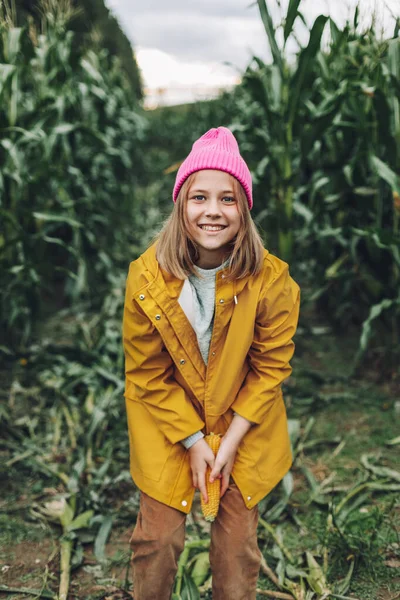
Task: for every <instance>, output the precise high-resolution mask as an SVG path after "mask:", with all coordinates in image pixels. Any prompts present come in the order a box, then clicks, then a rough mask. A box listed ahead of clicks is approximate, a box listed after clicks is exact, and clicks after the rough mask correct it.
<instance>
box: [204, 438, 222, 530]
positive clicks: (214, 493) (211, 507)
mask: <svg viewBox="0 0 400 600" xmlns="http://www.w3.org/2000/svg"><path fill="white" fill-rule="evenodd" d="M204 439H205V441H206V442H207V444H208V445H209V446H210V448H211V450H212V451H213V452H214V456H216V455H217V452H218V449H219V446H220V443H221V436H220V435H217V434H215V433H212V432H211V433H209V434H208V435H206V436H205V438H204ZM210 473H211V469H210V467H207V472H206V487H207V495H208V503H207V504H205V502H204V500H203V496H201V510H202V512H203V516H204V518H205V520H206V521H214V520H215V517H216V516H217V513H218V508H219V497H220V492H221V480H220V479H216V480H215V481H214V482H213V483H210Z"/></svg>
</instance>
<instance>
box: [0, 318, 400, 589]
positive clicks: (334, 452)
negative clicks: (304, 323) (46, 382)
mask: <svg viewBox="0 0 400 600" xmlns="http://www.w3.org/2000/svg"><path fill="white" fill-rule="evenodd" d="M69 327H70V325H69ZM316 331H318V328H317V329H316ZM320 331H321V330H319V333H318V335H317V334H316V333H315V334H312V332H311V333H310V332H309V331H307V332H301V330H300V333H299V336H298V339H297V350H296V358H295V360H294V361H293V367H294V372H293V375H292V377H291V379H290V380H289V381H288V383H287V385H286V386H285V400H286V403H287V407H288V416H289V418H290V419H291V420H294V421H296V420H297V421H299V424H300V429H299V431H298V437H297V439H296V440H295V442H294V449H295V454H296V459H295V462H294V465H293V467H292V469H291V474H292V475H293V489H292V490H291V491H290V493H289V495H288V496H287V497H286V500H285V506H284V508H283V510H282V511H281V512H280V514H277V515H275V517H273V518H271V520H270V521H269V523H270V525H271V526H272V527H273V529H274V531H275V534H276V535H277V536H278V537H280V539H281V542H282V543H283V545H284V546H285V548H286V549H287V550H288V551H289V554H290V555H291V556H292V557H293V562H292V564H289V562H288V561H287V560H286V559H285V557H284V556H283V555H282V552H281V550H280V549H279V547H278V546H277V544H276V542H275V541H274V539H273V538H272V537H271V535H270V534H268V533H267V531H266V530H265V529H264V528H263V527H262V526H260V528H259V545H260V548H261V549H262V552H263V555H264V556H265V558H266V560H267V563H268V565H269V567H270V568H271V569H272V570H273V571H274V572H275V573H276V574H277V575H278V577H279V574H281V577H282V578H284V577H286V578H289V579H291V580H292V581H294V582H296V581H297V582H299V581H300V579H299V575H298V574H296V573H297V572H296V569H297V571H298V570H300V571H301V570H303V571H304V572H306V573H309V569H308V566H307V561H306V558H307V552H308V553H311V554H312V556H313V557H314V558H315V560H316V561H317V563H318V565H320V566H322V565H324V564H325V567H326V568H325V571H324V576H326V580H327V582H328V583H329V586H332V585H335V584H337V582H339V581H340V580H342V579H343V578H344V577H345V576H346V573H348V570H349V566H350V564H351V563H352V561H354V571H353V573H352V576H351V580H350V583H349V586H348V589H347V591H346V594H345V595H347V596H349V597H354V598H358V599H359V600H393V599H394V598H396V595H397V594H398V593H400V578H399V576H398V569H397V568H396V567H398V566H400V559H399V554H400V551H399V531H400V511H399V501H398V491H388V490H385V491H382V490H378V489H365V490H364V491H363V492H360V493H358V494H356V495H355V496H354V498H352V499H351V500H349V502H347V503H346V504H345V505H344V508H343V509H342V510H341V511H340V512H339V513H338V515H337V516H336V517H334V515H335V513H334V511H335V509H336V508H337V507H338V505H339V502H340V501H341V500H342V499H343V498H344V496H345V495H346V493H347V492H346V490H349V489H350V488H351V486H353V485H354V483H355V482H356V481H357V480H360V481H361V480H363V479H364V480H365V481H366V482H369V483H374V484H377V485H380V484H381V483H382V482H384V481H385V477H383V476H382V475H381V474H379V473H374V472H372V471H371V470H368V469H367V468H366V467H365V464H364V465H363V464H362V457H363V456H364V455H367V456H368V460H369V462H370V464H371V465H372V467H373V468H376V467H378V469H379V468H382V467H386V468H391V469H396V467H397V463H398V446H388V445H387V441H388V440H389V439H391V438H394V437H395V436H396V435H398V428H397V423H396V418H395V410H396V406H395V401H394V399H395V398H396V397H397V396H396V388H395V387H394V386H395V383H394V382H391V383H390V385H388V384H387V382H386V381H380V380H379V372H378V371H374V370H373V369H372V370H369V371H366V372H364V373H362V374H358V377H357V378H354V377H353V378H351V377H350V367H349V365H350V364H351V358H352V356H354V348H355V347H356V346H357V341H358V340H357V339H356V338H355V337H346V338H344V337H343V336H334V335H333V334H332V333H331V332H330V331H328V330H326V332H325V333H324V334H321V333H320ZM46 367H47V365H46ZM34 368H35V369H36V368H37V364H35V363H33V366H32V369H34ZM23 372H24V373H25V375H26V376H27V379H28V380H30V375H29V365H28V370H26V367H25V369H24V371H23ZM20 373H21V366H20V365H19V364H18V365H17V367H16V370H15V371H14V372H13V373H12V375H13V377H14V378H19V377H20ZM16 374H18V377H17V376H16ZM4 376H6V375H4ZM73 376H75V375H74V372H73ZM30 385H32V383H31V382H30ZM37 393H38V391H37V389H35V394H37ZM23 398H24V402H29V396H26V395H25V396H24V397H23ZM74 403H75V404H76V400H75V399H74ZM8 410H9V411H10V413H11V414H10V415H9V417H11V418H10V419H9V421H8V423H9V427H10V423H14V422H16V421H17V419H14V420H13V411H14V412H15V414H18V418H19V419H23V418H24V414H23V412H24V411H22V413H21V410H20V405H19V404H18V402H17V401H15V400H14V401H13V403H11V404H10V403H9V404H8ZM112 410H113V418H114V419H116V420H118V411H117V412H115V411H116V409H115V408H114V407H113V409H112ZM120 411H121V415H120V416H121V417H122V418H123V416H124V415H123V405H122V404H121V409H120ZM36 413H37V408H35V410H33V412H32V414H36ZM109 427H110V428H111V429H110V432H109V433H106V434H103V433H102V430H101V429H99V435H100V434H101V436H102V437H100V438H99V439H100V440H102V441H101V444H100V446H99V452H100V454H99V453H97V455H94V454H93V456H92V459H93V460H94V461H96V456H98V457H100V459H101V460H100V459H99V462H93V460H92V467H91V469H92V470H93V468H96V469H101V468H103V469H105V468H106V461H105V457H102V454H101V448H102V447H105V446H106V445H109V444H111V446H110V448H111V449H113V451H112V452H111V456H112V461H111V463H110V464H111V467H110V468H109V469H108V470H105V471H104V475H103V476H102V477H100V478H99V479H100V481H101V484H99V483H96V476H94V475H93V473H94V472H93V471H92V475H91V477H89V478H88V477H87V476H85V475H84V474H83V476H84V477H85V478H84V479H83V480H82V483H79V486H80V487H79V490H80V489H82V492H81V495H79V494H78V496H77V498H78V505H77V508H76V511H77V512H76V515H79V514H81V513H82V512H84V511H85V510H88V508H90V507H92V508H94V512H95V521H96V519H97V522H98V523H99V524H100V523H101V519H102V518H103V516H104V510H106V511H107V512H106V514H112V515H113V524H112V529H111V533H110V535H109V537H108V538H107V543H106V545H105V550H104V559H103V560H101V561H99V559H98V557H97V556H96V555H95V553H94V542H95V539H96V535H97V534H98V530H99V525H95V524H94V525H92V526H90V527H89V528H88V527H83V528H82V529H81V530H76V531H75V532H74V533H75V534H76V536H77V537H76V542H75V554H74V557H75V558H74V560H75V561H76V563H77V565H76V567H75V568H73V569H72V572H71V586H70V597H71V598H72V597H74V598H85V599H87V600H95V599H99V598H104V597H105V596H106V595H108V596H111V597H113V598H121V599H124V598H129V597H130V596H129V589H130V582H131V572H130V566H129V559H130V549H129V538H130V535H131V533H132V529H133V526H134V523H135V519H136V515H137V511H138V491H137V490H136V489H135V487H134V485H133V483H132V482H131V481H130V479H129V477H128V478H127V476H126V475H127V473H126V470H127V466H128V465H127V463H126V461H127V454H126V452H125V451H124V450H123V444H122V443H121V440H120V439H118V441H113V438H112V436H113V435H114V434H113V425H110V426H109ZM39 429H40V428H39ZM10 431H11V433H12V432H13V431H14V430H13V428H12V426H11V429H10ZM38 431H39V430H38V429H34V428H33V429H31V430H30V434H29V435H30V439H29V443H32V444H34V445H35V444H36V446H37V447H38V448H39V449H40V448H41V445H40V444H41V443H43V444H44V446H43V448H46V443H47V442H45V440H40V439H39V438H38V437H36V436H37V435H38ZM15 432H16V433H15V435H16V436H17V437H15V435H14V437H13V435H11V437H7V439H8V440H9V441H10V440H11V441H13V443H14V447H15V446H17V447H18V444H15V439H18V435H17V433H18V432H19V430H18V429H16V430H15ZM104 435H106V437H103V436H104ZM120 436H121V432H120V430H119V429H118V437H119V438H120ZM52 439H53V438H52V436H50V437H49V440H50V441H51V440H52ZM60 448H61V449H62V452H61V454H60V452H58V453H56V455H55V456H53V457H52V455H51V454H49V456H48V459H49V460H50V462H51V461H52V460H53V461H56V463H55V464H57V461H61V463H59V464H61V466H62V467H63V468H65V465H68V454H65V452H66V450H65V449H67V448H68V443H64V442H63V443H62V444H61V446H60ZM23 451H24V449H23V448H22V447H21V449H18V453H19V458H20V460H18V461H15V462H14V460H15V454H13V452H14V451H13V449H12V445H9V446H4V447H3V450H2V458H3V459H4V460H2V464H3V465H8V466H3V469H2V470H3V473H2V475H3V478H4V481H5V484H4V485H3V501H2V503H1V505H0V546H1V548H2V550H1V553H0V562H1V567H0V577H1V579H0V582H1V584H3V585H8V586H14V587H17V588H18V587H20V588H21V587H22V586H24V587H28V588H34V589H36V590H40V589H42V588H45V589H47V590H52V591H53V592H56V591H57V586H58V580H59V568H60V566H59V552H58V538H59V536H60V528H59V526H57V525H56V524H55V523H49V521H48V520H46V519H45V518H43V515H41V514H40V511H39V507H40V506H41V505H43V503H44V502H47V501H49V500H52V499H53V498H55V497H57V495H59V494H60V493H61V494H65V493H66V492H67V491H68V489H67V488H66V487H65V484H64V483H63V482H62V481H60V479H59V478H58V477H57V476H55V475H52V474H51V472H46V471H45V470H43V469H42V468H41V467H39V466H38V465H37V464H36V463H35V462H34V461H32V460H31V457H26V458H24V457H23V456H22V458H21V455H23ZM42 451H43V452H44V450H42ZM125 463H126V464H125ZM77 468H78V467H77V466H76V463H75V466H74V469H75V470H76V469H77ZM93 477H94V478H93ZM97 479H98V478H97ZM74 481H75V483H74V484H73V485H76V484H77V482H78V481H79V480H76V479H75V480H74ZM386 482H388V479H387V478H386ZM389 483H390V482H389ZM391 483H396V482H393V481H392V482H391ZM96 486H97V487H96ZM326 488H330V490H331V491H330V492H329V493H325V491H326ZM313 489H314V491H312V490H313ZM67 497H68V495H67ZM284 498H285V490H284V486H283V483H282V484H280V485H278V486H277V487H276V488H275V489H274V490H273V491H272V492H271V494H269V496H268V497H267V498H266V499H265V500H263V501H262V502H261V503H260V506H259V508H260V514H261V515H262V517H263V518H266V519H267V520H268V515H271V514H273V513H272V511H273V510H275V509H276V506H277V503H279V502H282V499H284ZM69 502H71V497H70V499H69ZM194 507H195V508H194V514H193V515H192V516H190V517H189V519H188V525H187V537H188V539H191V540H195V539H198V538H200V539H204V538H207V536H208V531H209V527H208V526H207V524H205V522H204V521H203V520H202V517H201V514H200V508H199V503H197V504H196V503H195V505H194ZM350 508H352V510H349V509H350ZM102 515H103V516H102ZM330 515H332V516H333V517H334V518H333V520H331V521H329V519H330ZM336 519H337V522H336ZM341 519H342V521H340V520H341ZM329 522H330V525H329V526H328V523H329ZM79 553H81V559H80V560H77V557H78V554H79ZM194 554H196V551H194ZM194 554H191V555H190V558H193V556H194ZM78 558H79V557H78ZM190 568H191V567H189V569H190ZM284 574H285V575H284ZM208 581H209V580H208ZM307 585H309V584H307ZM259 587H260V589H263V590H276V589H277V586H276V585H275V584H274V583H273V582H272V581H271V579H270V578H269V577H268V576H266V574H265V573H264V572H263V573H262V574H261V576H260V581H259ZM0 590H1V588H0ZM285 592H286V593H287V589H286V590H285ZM3 597H6V598H10V599H11V598H13V599H14V600H15V599H16V598H17V599H18V597H20V598H22V597H27V596H26V594H25V595H19V596H18V595H15V594H7V593H6V592H3ZM210 597H211V595H210V591H209V586H208V587H207V582H206V584H205V587H204V591H203V593H202V594H201V598H210ZM259 597H260V598H262V597H265V596H261V595H259ZM319 597H320V596H318V595H317V596H315V598H319Z"/></svg>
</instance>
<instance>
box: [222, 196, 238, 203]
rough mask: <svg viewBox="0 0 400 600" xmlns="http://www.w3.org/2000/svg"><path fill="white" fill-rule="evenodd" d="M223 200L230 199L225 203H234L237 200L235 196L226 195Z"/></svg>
mask: <svg viewBox="0 0 400 600" xmlns="http://www.w3.org/2000/svg"><path fill="white" fill-rule="evenodd" d="M223 200H228V202H225V203H224V204H232V203H233V202H235V198H233V197H232V196H225V197H224V198H223Z"/></svg>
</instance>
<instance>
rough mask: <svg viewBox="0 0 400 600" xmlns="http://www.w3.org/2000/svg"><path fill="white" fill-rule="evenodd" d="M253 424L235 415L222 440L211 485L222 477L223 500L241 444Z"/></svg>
mask: <svg viewBox="0 0 400 600" xmlns="http://www.w3.org/2000/svg"><path fill="white" fill-rule="evenodd" d="M252 425H253V423H252V422H251V421H248V420H247V419H245V418H244V417H241V416H240V415H238V414H235V415H234V417H233V419H232V422H231V424H230V425H229V427H228V431H227V432H226V433H225V435H224V436H223V438H222V440H221V445H220V447H219V450H218V454H217V456H216V458H215V464H214V468H213V469H212V471H211V474H210V483H213V481H214V480H215V479H217V478H219V477H221V475H222V484H221V498H222V496H223V495H224V494H225V492H226V490H227V489H228V486H229V478H230V475H231V472H232V469H233V464H234V462H235V458H236V452H237V449H238V447H239V444H240V442H241V441H242V439H243V438H244V436H245V435H246V433H247V432H248V431H249V429H250V428H251V426H252Z"/></svg>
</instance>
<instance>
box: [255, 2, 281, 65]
mask: <svg viewBox="0 0 400 600" xmlns="http://www.w3.org/2000/svg"><path fill="white" fill-rule="evenodd" d="M257 4H258V8H259V11H260V15H261V20H262V22H263V25H264V29H265V31H266V33H267V36H268V41H269V45H270V48H271V53H272V58H273V61H274V64H276V65H277V66H278V68H279V71H280V72H281V75H282V76H283V71H284V67H283V58H282V54H281V51H280V49H279V46H278V44H277V41H276V38H275V28H274V23H273V21H272V17H271V15H270V13H269V10H268V7H267V2H266V0H257Z"/></svg>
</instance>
